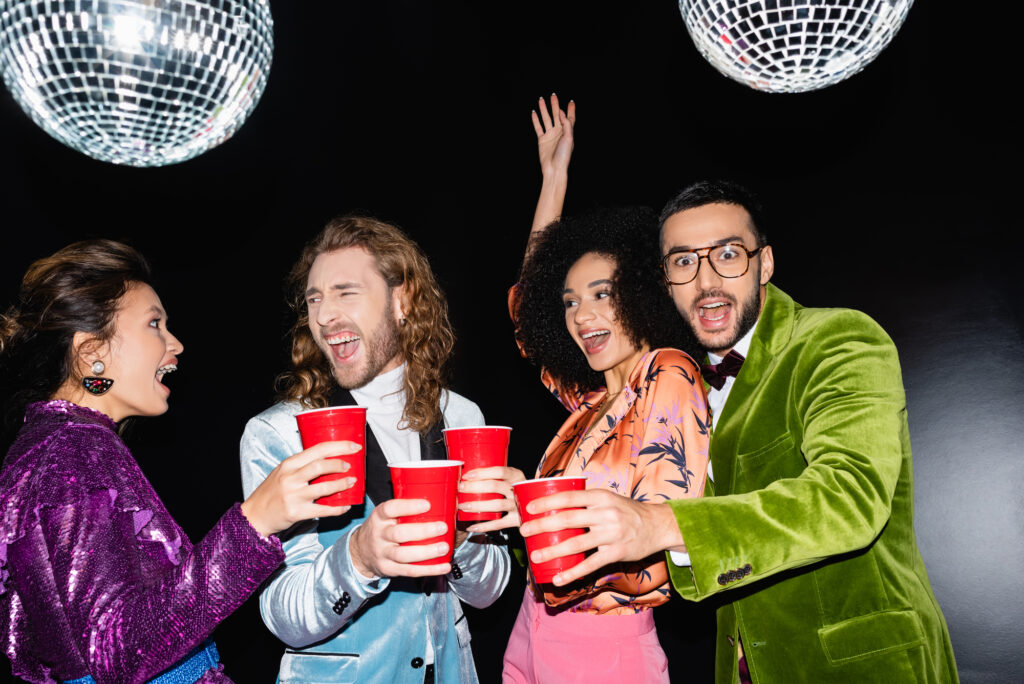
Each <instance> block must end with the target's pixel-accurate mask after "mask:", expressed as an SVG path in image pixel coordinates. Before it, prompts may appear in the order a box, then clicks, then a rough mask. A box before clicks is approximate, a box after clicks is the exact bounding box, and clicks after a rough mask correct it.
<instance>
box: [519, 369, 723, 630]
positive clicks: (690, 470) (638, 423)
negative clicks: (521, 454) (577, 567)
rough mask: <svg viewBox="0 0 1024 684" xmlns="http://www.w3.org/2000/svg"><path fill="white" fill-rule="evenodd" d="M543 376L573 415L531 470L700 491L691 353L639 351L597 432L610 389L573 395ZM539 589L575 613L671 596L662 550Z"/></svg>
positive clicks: (657, 494)
mask: <svg viewBox="0 0 1024 684" xmlns="http://www.w3.org/2000/svg"><path fill="white" fill-rule="evenodd" d="M543 380H544V383H545V385H547V387H548V388H549V389H550V390H551V392H552V393H553V394H554V395H555V397H556V398H557V399H558V400H559V401H560V402H561V403H562V404H563V405H564V406H565V407H566V408H567V409H569V411H571V412H572V415H570V416H569V419H568V420H566V421H565V423H564V424H563V425H562V427H561V428H560V429H559V430H558V433H557V434H556V435H555V438H554V439H553V440H552V441H551V444H550V445H548V448H547V449H546V450H545V452H544V457H543V458H542V459H541V462H540V465H539V466H538V468H537V477H557V476H569V475H582V476H584V477H586V478H587V489H595V488H603V489H609V490H611V491H613V492H616V493H618V494H622V495H624V496H629V497H631V498H633V499H635V500H637V501H645V502H650V503H660V502H662V501H667V500H669V499H680V498H685V497H697V496H701V495H702V494H703V493H704V482H705V478H706V475H707V469H708V438H709V435H710V426H711V416H710V413H709V411H708V405H707V398H706V395H705V392H704V383H703V380H702V379H701V375H700V370H699V368H698V366H697V364H696V363H695V362H694V360H693V359H692V358H690V356H688V355H687V354H685V353H683V352H681V351H679V350H677V349H654V350H652V351H650V352H648V353H647V354H645V355H644V356H643V357H642V358H641V359H640V361H639V362H638V363H637V365H636V367H635V368H634V369H633V371H632V373H630V376H629V381H628V383H627V385H626V386H625V387H624V388H623V391H622V392H620V393H619V395H618V396H617V397H615V398H614V399H613V400H612V401H613V403H612V405H611V407H610V408H609V409H608V411H607V413H606V414H605V415H604V416H603V417H602V418H601V419H600V420H601V424H599V425H596V426H594V428H593V429H590V426H591V423H593V421H594V418H595V416H596V415H597V414H598V413H599V412H600V411H601V407H602V404H603V403H604V401H605V398H606V395H607V392H606V391H605V390H604V389H603V388H602V389H600V390H597V391H594V392H587V393H580V392H572V391H566V390H565V389H564V388H561V387H559V385H558V383H557V382H555V381H554V380H553V379H552V378H551V377H550V376H548V375H547V373H544V374H543ZM588 430H589V433H588ZM544 589H545V590H546V591H545V592H544V600H545V602H547V603H548V604H549V605H564V604H571V605H569V606H568V608H567V609H568V610H570V611H573V612H583V613H595V614H603V613H608V614H620V613H633V612H640V611H642V610H646V609H648V608H652V607H654V606H657V605H660V604H662V603H665V602H666V601H668V599H669V585H668V570H667V568H666V566H665V555H664V554H663V553H658V554H655V555H653V556H650V557H648V558H646V559H644V560H642V561H638V562H633V563H617V564H615V565H611V566H606V567H605V568H603V569H602V570H601V572H600V573H599V576H593V575H592V576H589V577H586V578H583V579H581V580H580V581H579V582H577V583H575V584H573V585H570V586H568V587H561V588H556V587H554V585H550V584H546V585H544ZM535 591H536V588H535Z"/></svg>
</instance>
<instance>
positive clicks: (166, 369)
mask: <svg viewBox="0 0 1024 684" xmlns="http://www.w3.org/2000/svg"><path fill="white" fill-rule="evenodd" d="M176 370H178V366H177V364H174V363H168V364H167V365H165V366H160V367H159V368H157V369H156V380H157V382H160V383H162V382H163V381H164V376H165V375H167V374H168V373H173V372H174V371H176Z"/></svg>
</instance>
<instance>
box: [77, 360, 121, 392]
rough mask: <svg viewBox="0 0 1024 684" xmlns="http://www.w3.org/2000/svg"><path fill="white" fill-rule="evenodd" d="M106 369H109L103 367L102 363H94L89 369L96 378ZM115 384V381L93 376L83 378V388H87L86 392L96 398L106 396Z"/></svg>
mask: <svg viewBox="0 0 1024 684" xmlns="http://www.w3.org/2000/svg"><path fill="white" fill-rule="evenodd" d="M106 369H107V367H106V366H104V365H103V362H102V361H94V362H93V364H92V367H91V368H89V370H91V371H92V372H93V375H94V376H99V375H100V374H101V373H102V372H103V371H105V370H106ZM113 384H114V381H113V380H111V379H110V378H102V377H93V376H90V377H85V378H82V386H83V387H85V391H86V392H89V393H90V394H95V395H96V396H99V395H101V394H106V393H107V390H109V389H110V388H111V386H113Z"/></svg>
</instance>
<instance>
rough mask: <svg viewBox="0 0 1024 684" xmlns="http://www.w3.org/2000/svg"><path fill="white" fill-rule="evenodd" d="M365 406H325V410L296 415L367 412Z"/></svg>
mask: <svg viewBox="0 0 1024 684" xmlns="http://www.w3.org/2000/svg"><path fill="white" fill-rule="evenodd" d="M365 410H366V407H365V406H325V407H324V408H318V409H310V410H308V411H299V412H298V413H296V414H295V415H296V417H298V416H308V415H309V414H311V413H323V412H324V411H365Z"/></svg>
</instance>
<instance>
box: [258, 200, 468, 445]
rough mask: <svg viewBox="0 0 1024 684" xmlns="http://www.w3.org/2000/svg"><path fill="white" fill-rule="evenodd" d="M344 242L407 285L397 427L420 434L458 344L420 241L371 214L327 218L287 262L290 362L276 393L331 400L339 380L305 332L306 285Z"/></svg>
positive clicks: (394, 283) (437, 417)
mask: <svg viewBox="0 0 1024 684" xmlns="http://www.w3.org/2000/svg"><path fill="white" fill-rule="evenodd" d="M348 247H362V248H363V249H365V250H366V251H367V252H369V253H370V254H371V255H372V256H373V257H374V258H375V260H376V262H377V271H378V273H380V275H381V277H383V278H384V282H385V283H387V285H388V287H389V288H395V287H399V286H401V285H404V286H405V288H404V297H403V300H404V301H403V309H402V311H403V312H404V313H405V324H404V325H400V326H399V327H398V345H399V349H400V350H401V354H402V357H403V359H404V360H405V410H404V412H403V414H402V427H408V428H411V429H413V430H415V431H417V432H424V431H426V430H427V429H429V428H430V427H431V426H432V425H435V424H437V423H439V422H440V421H441V419H442V407H441V405H440V400H441V393H442V391H443V390H444V389H445V388H446V386H447V382H446V380H447V368H448V360H449V358H450V356H451V353H452V348H453V347H454V346H455V334H454V332H453V331H452V327H451V323H450V322H449V321H448V304H447V302H446V301H445V298H444V294H443V293H442V292H441V288H440V287H439V286H438V284H437V280H436V279H435V278H434V274H433V272H432V271H431V270H430V264H429V263H428V262H427V258H426V256H425V255H424V254H423V252H422V251H421V250H420V248H419V246H418V245H417V244H416V243H415V242H413V241H412V240H410V239H409V237H408V236H406V235H405V233H403V232H402V231H401V230H399V229H398V228H396V227H395V226H392V225H390V224H387V223H384V222H382V221H378V220H376V219H372V218H367V217H363V216H344V217H341V218H336V219H334V220H332V221H331V222H329V223H328V224H327V226H325V227H324V229H323V230H322V231H320V234H319V235H317V236H316V237H315V238H313V240H311V241H310V242H309V243H308V244H307V245H306V247H305V249H303V251H302V256H301V257H300V258H299V260H298V262H297V263H296V264H295V265H294V266H293V267H292V270H291V273H290V274H289V276H288V304H289V306H290V307H291V308H292V310H293V311H294V312H295V314H296V320H295V324H294V325H293V326H292V329H291V340H292V351H291V360H292V368H291V370H288V371H285V372H284V373H282V374H281V375H279V376H278V377H277V380H276V382H275V386H276V388H277V391H278V398H279V399H281V400H292V401H299V402H301V403H302V404H303V405H305V406H308V407H310V408H322V407H324V406H327V405H328V401H329V399H330V396H331V392H332V391H333V390H334V387H335V385H336V384H337V381H336V380H335V378H334V374H333V373H332V372H331V365H330V362H329V361H328V360H327V358H326V357H325V356H324V354H323V352H322V351H321V350H320V348H319V347H318V346H317V344H316V341H315V340H314V339H313V335H312V333H311V332H310V330H309V310H308V309H307V308H306V296H305V292H306V284H307V280H308V278H309V271H310V269H311V268H312V266H313V262H314V261H315V260H316V258H317V257H318V256H320V255H321V254H324V253H326V252H335V251H337V250H339V249H346V248H348Z"/></svg>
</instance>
